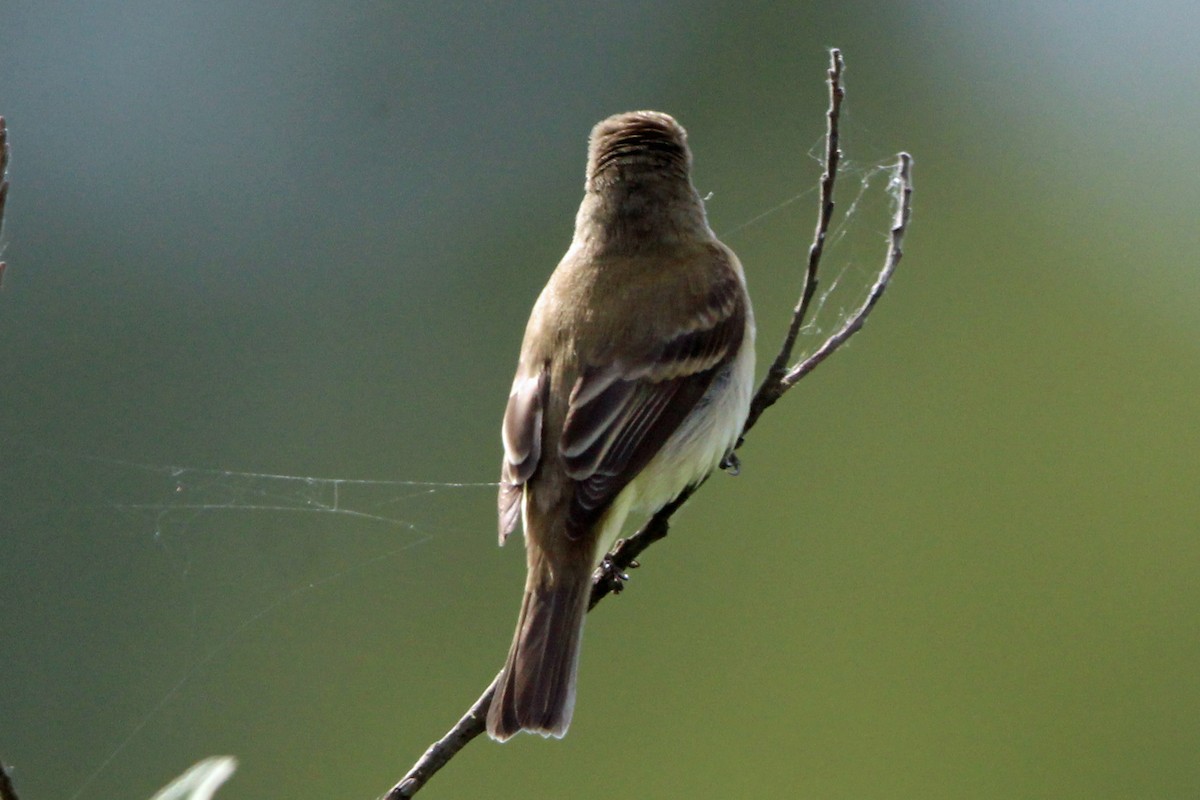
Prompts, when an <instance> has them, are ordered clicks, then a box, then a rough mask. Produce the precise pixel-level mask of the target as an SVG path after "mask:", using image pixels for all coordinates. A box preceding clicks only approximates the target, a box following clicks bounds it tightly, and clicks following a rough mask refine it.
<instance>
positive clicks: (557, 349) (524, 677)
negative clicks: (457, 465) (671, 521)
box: [487, 111, 754, 741]
mask: <svg viewBox="0 0 1200 800" xmlns="http://www.w3.org/2000/svg"><path fill="white" fill-rule="evenodd" d="M691 164H692V154H691V151H690V150H689V149H688V145H687V134H686V133H685V132H684V130H683V128H682V127H680V126H679V124H678V123H676V122H675V120H674V119H672V118H671V117H670V116H668V115H666V114H661V113H658V112H654V111H634V112H630V113H626V114H618V115H616V116H613V117H609V118H608V119H606V120H604V121H603V122H601V123H600V124H598V125H596V127H595V128H593V129H592V134H591V138H590V140H589V145H588V163H587V180H586V183H585V192H584V197H583V203H582V204H581V205H580V207H579V213H578V214H577V215H576V217H575V235H574V238H573V239H572V241H571V246H570V248H569V249H568V250H567V253H566V255H565V256H563V259H562V261H561V262H559V264H558V267H557V269H555V270H554V273H553V274H552V275H551V276H550V281H549V282H548V283H547V284H546V288H545V289H543V290H542V293H541V296H540V297H539V298H538V300H537V303H536V304H535V305H534V307H533V313H532V314H531V315H530V317H529V323H528V325H527V327H526V329H525V340H524V343H523V344H522V345H521V356H520V360H519V362H518V365H517V374H516V377H515V378H514V379H513V386H512V393H511V395H510V396H509V398H508V407H507V408H506V409H505V412H504V424H503V428H502V438H503V441H504V461H503V464H502V466H501V471H500V497H499V516H500V542H501V544H503V543H504V540H505V538H506V537H507V536H508V535H509V534H510V533H511V532H512V531H513V529H514V528H515V527H516V523H517V516H518V514H519V515H520V517H521V519H522V524H523V527H524V530H525V548H526V557H527V562H528V569H529V573H528V577H527V579H526V583H525V599H524V602H522V604H521V612H520V617H519V619H518V622H517V631H516V635H515V636H514V637H513V643H512V647H511V649H510V650H509V653H508V661H507V662H506V664H505V666H504V672H503V675H502V676H501V678H500V681H499V683H498V684H497V688H496V693H495V696H494V698H493V700H492V705H491V708H490V709H489V711H488V717H487V730H488V734H489V735H490V736H491V737H492V738H493V739H497V740H499V741H504V740H506V739H508V738H509V737H511V736H512V735H513V734H515V733H517V732H519V731H532V732H535V733H540V734H542V735H544V736H556V737H561V736H563V735H564V734H565V733H566V732H567V726H569V725H570V724H571V714H572V712H573V710H574V707H575V675H576V671H577V668H578V665H579V642H580V637H581V635H582V633H583V619H584V614H585V613H586V612H587V605H588V597H589V595H590V592H591V585H592V571H593V570H594V569H595V567H596V565H597V564H598V563H599V561H600V559H601V558H602V557H603V556H604V554H605V553H606V552H607V550H608V548H609V547H610V546H611V545H612V544H613V542H614V541H615V539H616V537H617V535H618V534H619V533H620V531H621V528H622V526H623V525H624V523H625V518H626V516H627V515H628V514H629V513H630V511H639V512H653V511H656V510H658V509H659V508H661V507H662V506H663V505H665V504H666V503H668V502H670V501H671V500H672V499H674V498H675V497H676V496H678V495H679V493H680V492H682V491H683V490H684V489H686V488H687V487H688V486H691V485H693V484H696V483H698V482H699V481H701V480H702V479H703V478H704V477H705V476H706V475H708V473H710V472H711V471H712V470H713V469H714V468H715V467H716V466H717V465H718V464H719V463H721V461H722V459H723V458H724V457H725V456H726V455H727V454H729V453H731V452H732V449H733V447H734V446H735V445H736V443H737V439H738V436H739V434H740V433H741V431H742V425H743V423H744V422H745V420H746V415H747V413H748V412H749V408H750V398H751V395H752V393H753V383H754V316H753V314H752V312H751V309H750V298H749V296H748V295H747V294H746V285H745V276H744V275H743V273H742V265H741V263H739V261H738V259H737V256H735V255H734V254H733V251H732V250H730V249H729V248H728V247H726V246H725V245H724V244H722V243H721V242H719V241H718V240H717V238H716V236H715V235H714V234H713V232H712V229H710V228H709V226H708V218H707V216H706V215H705V211H704V202H703V200H701V198H700V195H699V194H698V193H697V192H696V189H695V187H694V186H693V185H692V181H691Z"/></svg>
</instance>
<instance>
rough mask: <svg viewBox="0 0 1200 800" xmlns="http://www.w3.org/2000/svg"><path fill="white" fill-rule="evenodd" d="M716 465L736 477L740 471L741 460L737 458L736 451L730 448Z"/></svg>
mask: <svg viewBox="0 0 1200 800" xmlns="http://www.w3.org/2000/svg"><path fill="white" fill-rule="evenodd" d="M717 466H719V467H720V468H721V469H723V470H725V471H726V472H728V473H729V474H730V475H733V476H735V477H736V476H737V475H738V474H739V473H741V471H742V460H741V459H740V458H738V456H737V453H735V452H733V451H732V450H730V451H729V452H728V453H726V454H725V457H724V458H722V459H721V463H720V464H718V465H717Z"/></svg>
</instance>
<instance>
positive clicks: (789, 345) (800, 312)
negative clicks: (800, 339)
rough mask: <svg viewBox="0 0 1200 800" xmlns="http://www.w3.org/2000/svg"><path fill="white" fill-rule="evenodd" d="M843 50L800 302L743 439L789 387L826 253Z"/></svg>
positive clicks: (832, 73) (838, 155)
mask: <svg viewBox="0 0 1200 800" xmlns="http://www.w3.org/2000/svg"><path fill="white" fill-rule="evenodd" d="M844 66H845V64H844V63H843V62H842V51H840V50H838V49H837V48H834V49H832V50H830V51H829V72H828V83H829V110H828V111H826V112H825V171H824V172H823V173H822V174H821V197H820V199H819V201H818V204H817V227H816V230H814V231H813V240H812V244H811V245H809V247H808V265H807V266H806V267H805V270H804V281H803V282H802V283H801V284H800V300H799V302H797V303H796V307H795V308H794V309H793V310H792V322H791V324H790V325H788V329H787V333H786V334H785V335H784V337H783V345H782V346H781V347H780V348H779V353H778V354H777V355H776V356H775V360H774V361H773V362H771V366H770V368H769V369H768V370H767V374H766V376H765V377H764V378H763V382H762V384H761V385H760V386H759V387H758V391H757V392H756V393H755V394H754V400H753V401H752V402H751V403H750V415H749V416H748V417H746V425H745V427H744V428H743V429H742V436H743V437H745V435H746V432H747V431H749V430H750V429H751V428H753V427H754V423H756V422H758V418H759V417H760V416H762V412H764V411H766V410H767V409H768V408H770V407H771V406H772V405H773V404H774V403H775V401H776V400H778V399H779V398H780V397H783V393H784V392H786V391H787V389H788V387H787V386H786V385H784V383H783V379H784V377H785V376H786V375H787V374H788V371H789V370H790V366H789V364H790V362H791V360H792V350H793V348H794V347H795V346H796V337H797V336H799V335H800V329H801V328H802V327H804V319H805V317H807V316H808V308H809V306H810V305H812V299H813V296H814V295H815V294H816V293H817V270H818V269H819V268H820V266H821V256H822V255H824V253H825V238H826V236H827V235H828V234H829V222H830V220H831V219H832V218H833V187H834V184H835V183H836V182H837V174H838V166H839V165H840V164H841V161H842V150H841V147H840V146H839V143H840V141H841V132H840V130H839V123H840V122H841V119H842V100H843V99H844V98H845V97H846V90H845V88H843V87H842V69H843V67H844Z"/></svg>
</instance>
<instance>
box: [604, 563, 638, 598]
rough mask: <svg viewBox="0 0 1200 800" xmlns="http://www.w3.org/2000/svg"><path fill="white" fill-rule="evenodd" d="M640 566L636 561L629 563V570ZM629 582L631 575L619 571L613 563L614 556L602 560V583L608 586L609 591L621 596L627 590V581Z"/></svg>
mask: <svg viewBox="0 0 1200 800" xmlns="http://www.w3.org/2000/svg"><path fill="white" fill-rule="evenodd" d="M637 566H638V563H637V562H636V561H631V562H630V563H629V568H630V569H633V568H635V567H637ZM627 580H629V573H627V572H622V571H621V570H619V569H617V565H616V564H614V563H613V560H612V556H611V555H606V556H605V557H604V558H602V559H601V560H600V581H599V582H600V583H603V584H605V585H607V586H608V590H609V591H610V592H612V593H613V594H620V593H621V591H622V590H623V589H624V588H625V581H627Z"/></svg>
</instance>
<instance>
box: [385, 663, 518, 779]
mask: <svg viewBox="0 0 1200 800" xmlns="http://www.w3.org/2000/svg"><path fill="white" fill-rule="evenodd" d="M501 674H503V671H501V673H500V674H497V675H496V677H495V678H493V679H492V684H491V685H490V686H488V688H487V689H486V690H484V692H483V694H481V695H479V699H478V700H476V701H475V704H474V705H472V706H471V708H470V710H468V711H467V713H466V714H463V717H462V719H460V720H459V721H458V723H457V724H456V725H455V726H454V727H453V728H451V729H450V730H449V731H448V732H447V733H446V735H445V736H443V737H442V738H441V739H438V740H437V741H436V742H434V743H433V744H432V745H430V746H429V749H428V750H426V751H425V754H424V755H423V756H421V758H420V759H418V761H417V763H416V764H413V768H412V769H410V770H409V771H408V774H407V775H405V776H404V777H403V778H401V779H400V782H399V783H397V784H396V785H395V786H393V787H392V790H391V791H390V792H388V793H387V794H386V795H384V796H383V800H406V798H409V797H412V796H413V795H414V794H416V793H417V792H419V791H420V790H421V787H422V786H424V785H425V782H426V781H428V780H429V779H430V778H432V777H433V775H434V773H435V772H437V771H438V770H439V769H441V768H442V767H444V766H445V765H446V762H447V761H449V760H450V759H452V758H454V756H456V755H457V754H458V751H459V750H462V749H463V748H464V747H466V746H467V742H469V741H471V740H472V739H474V738H475V737H476V736H478V735H479V734H481V733H483V731H484V728H485V726H486V719H487V711H488V707H489V706H491V704H492V695H493V694H495V693H496V684H498V683H499V682H500V675H501Z"/></svg>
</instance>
